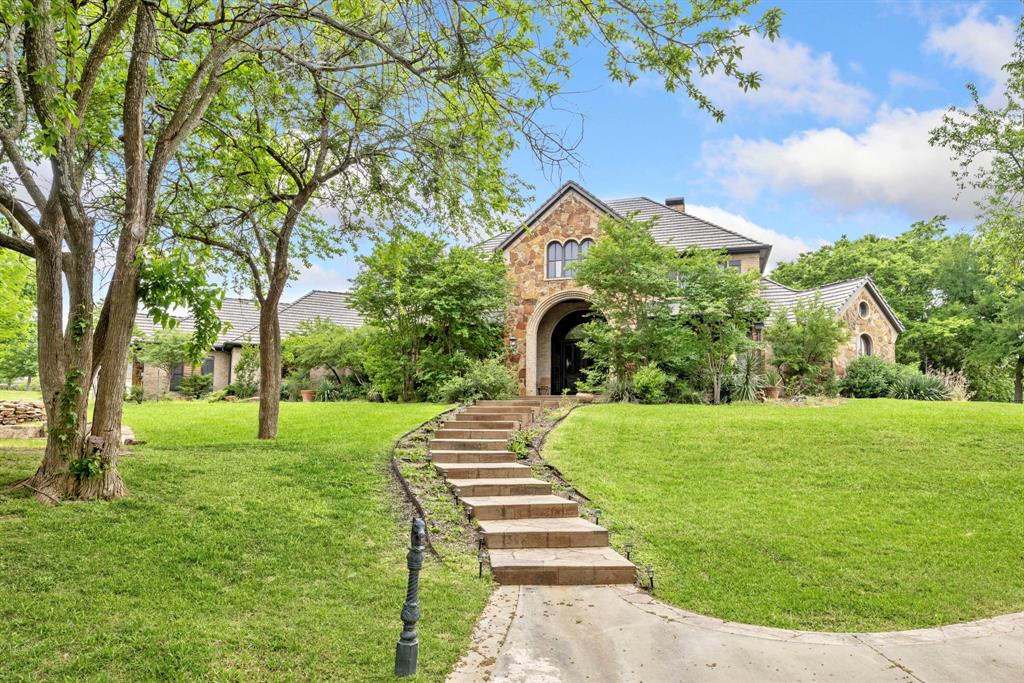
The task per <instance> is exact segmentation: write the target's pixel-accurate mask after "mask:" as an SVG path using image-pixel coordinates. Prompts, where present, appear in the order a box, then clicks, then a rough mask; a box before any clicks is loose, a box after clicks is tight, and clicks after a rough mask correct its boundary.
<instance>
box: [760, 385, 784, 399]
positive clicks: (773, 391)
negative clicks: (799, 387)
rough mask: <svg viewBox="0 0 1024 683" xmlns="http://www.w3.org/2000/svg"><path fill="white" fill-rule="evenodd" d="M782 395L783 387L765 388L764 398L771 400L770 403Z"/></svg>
mask: <svg viewBox="0 0 1024 683" xmlns="http://www.w3.org/2000/svg"><path fill="white" fill-rule="evenodd" d="M780 393H782V389H781V387H765V388H764V397H765V398H766V399H768V400H770V401H773V400H775V399H777V398H778V397H779V394H780Z"/></svg>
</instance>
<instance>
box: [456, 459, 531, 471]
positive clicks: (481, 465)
mask: <svg viewBox="0 0 1024 683" xmlns="http://www.w3.org/2000/svg"><path fill="white" fill-rule="evenodd" d="M436 467H439V468H441V469H443V470H445V471H452V470H499V469H507V468H509V467H514V468H516V469H517V470H520V471H521V472H524V473H526V472H530V471H531V470H530V468H529V466H527V465H521V464H519V463H517V462H439V463H437V465H436Z"/></svg>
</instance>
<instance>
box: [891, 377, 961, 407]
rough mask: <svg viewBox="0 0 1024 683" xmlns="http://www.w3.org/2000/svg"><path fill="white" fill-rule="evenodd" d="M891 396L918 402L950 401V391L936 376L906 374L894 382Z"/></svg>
mask: <svg viewBox="0 0 1024 683" xmlns="http://www.w3.org/2000/svg"><path fill="white" fill-rule="evenodd" d="M889 396H891V397H892V398H903V399H913V400H916V401H948V400H949V389H947V388H946V385H945V384H944V383H943V381H942V380H941V379H940V378H938V377H936V376H935V375H922V374H916V375H911V374H904V375H901V376H900V377H897V378H896V381H895V382H893V385H892V388H891V389H890V390H889Z"/></svg>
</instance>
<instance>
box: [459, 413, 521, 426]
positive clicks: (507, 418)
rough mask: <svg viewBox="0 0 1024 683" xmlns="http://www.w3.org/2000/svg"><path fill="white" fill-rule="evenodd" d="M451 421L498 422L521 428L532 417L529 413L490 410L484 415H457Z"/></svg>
mask: <svg viewBox="0 0 1024 683" xmlns="http://www.w3.org/2000/svg"><path fill="white" fill-rule="evenodd" d="M452 419H453V420H455V421H456V422H494V421H495V420H498V421H501V422H515V423H516V424H517V425H519V426H520V427H521V426H523V423H524V422H529V421H531V420H532V419H533V415H532V414H530V413H508V412H504V411H498V410H492V411H489V412H486V413H459V414H458V415H457V416H455V417H454V418H452Z"/></svg>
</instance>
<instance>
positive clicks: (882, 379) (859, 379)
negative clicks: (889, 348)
mask: <svg viewBox="0 0 1024 683" xmlns="http://www.w3.org/2000/svg"><path fill="white" fill-rule="evenodd" d="M899 375H900V369H899V367H898V366H897V365H896V364H895V363H890V362H889V361H887V360H885V359H884V358H879V357H877V356H861V357H860V358H857V359H856V360H854V361H853V362H852V363H850V365H849V366H847V368H846V377H844V378H843V381H842V389H843V393H844V394H846V395H847V396H853V397H854V398H879V397H881V396H887V395H888V394H889V389H891V388H892V385H893V382H895V381H896V378H897V377H899Z"/></svg>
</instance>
